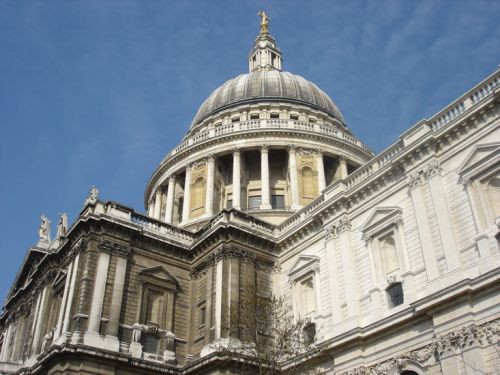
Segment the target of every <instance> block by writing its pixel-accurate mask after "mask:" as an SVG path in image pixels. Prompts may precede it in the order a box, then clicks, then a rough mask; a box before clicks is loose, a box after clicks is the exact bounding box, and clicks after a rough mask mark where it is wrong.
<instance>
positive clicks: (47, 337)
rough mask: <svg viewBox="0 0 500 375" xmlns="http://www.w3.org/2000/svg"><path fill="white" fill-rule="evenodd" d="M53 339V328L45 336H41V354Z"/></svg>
mask: <svg viewBox="0 0 500 375" xmlns="http://www.w3.org/2000/svg"><path fill="white" fill-rule="evenodd" d="M53 337H54V328H52V329H51V330H50V331H49V332H48V333H47V334H46V335H45V336H43V341H42V348H41V352H42V353H43V352H44V351H46V350H47V349H48V348H49V346H50V344H52V339H53Z"/></svg>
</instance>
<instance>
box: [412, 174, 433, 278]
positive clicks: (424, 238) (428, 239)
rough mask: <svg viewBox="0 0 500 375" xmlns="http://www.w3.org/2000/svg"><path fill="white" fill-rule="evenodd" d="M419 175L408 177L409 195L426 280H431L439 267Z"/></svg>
mask: <svg viewBox="0 0 500 375" xmlns="http://www.w3.org/2000/svg"><path fill="white" fill-rule="evenodd" d="M421 182H422V181H421V177H420V176H419V175H418V174H416V175H415V174H413V175H410V176H409V177H408V185H409V188H410V195H411V199H412V201H413V210H414V212H415V218H416V222H417V228H418V233H419V234H420V246H421V249H422V254H423V257H424V263H425V270H426V272H427V280H428V281H431V280H434V279H437V278H438V277H439V268H438V264H437V260H436V254H435V252H434V244H433V243H432V232H431V228H430V226H429V222H428V220H427V212H426V209H425V200H424V194H423V192H422V186H421Z"/></svg>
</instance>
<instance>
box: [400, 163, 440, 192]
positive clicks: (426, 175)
mask: <svg viewBox="0 0 500 375" xmlns="http://www.w3.org/2000/svg"><path fill="white" fill-rule="evenodd" d="M441 172H442V168H441V165H440V163H439V161H437V160H435V159H434V160H432V161H431V162H430V163H428V164H427V165H425V166H424V167H423V168H422V169H420V170H418V171H416V172H413V173H409V174H408V175H407V176H406V183H407V184H408V187H409V188H410V190H413V189H415V188H417V187H418V186H420V185H422V184H424V183H426V182H427V181H428V180H430V179H431V178H432V177H434V176H437V175H440V174H441Z"/></svg>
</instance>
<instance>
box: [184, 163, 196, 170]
mask: <svg viewBox="0 0 500 375" xmlns="http://www.w3.org/2000/svg"><path fill="white" fill-rule="evenodd" d="M193 166H194V163H193V162H189V163H186V164H184V169H186V171H187V170H191V169H193Z"/></svg>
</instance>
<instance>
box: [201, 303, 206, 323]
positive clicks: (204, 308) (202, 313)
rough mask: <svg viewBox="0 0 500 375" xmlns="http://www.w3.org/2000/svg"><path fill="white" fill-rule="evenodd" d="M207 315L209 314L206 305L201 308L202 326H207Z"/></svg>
mask: <svg viewBox="0 0 500 375" xmlns="http://www.w3.org/2000/svg"><path fill="white" fill-rule="evenodd" d="M206 313H207V308H206V306H205V304H203V305H201V306H200V326H204V325H205V316H206Z"/></svg>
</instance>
